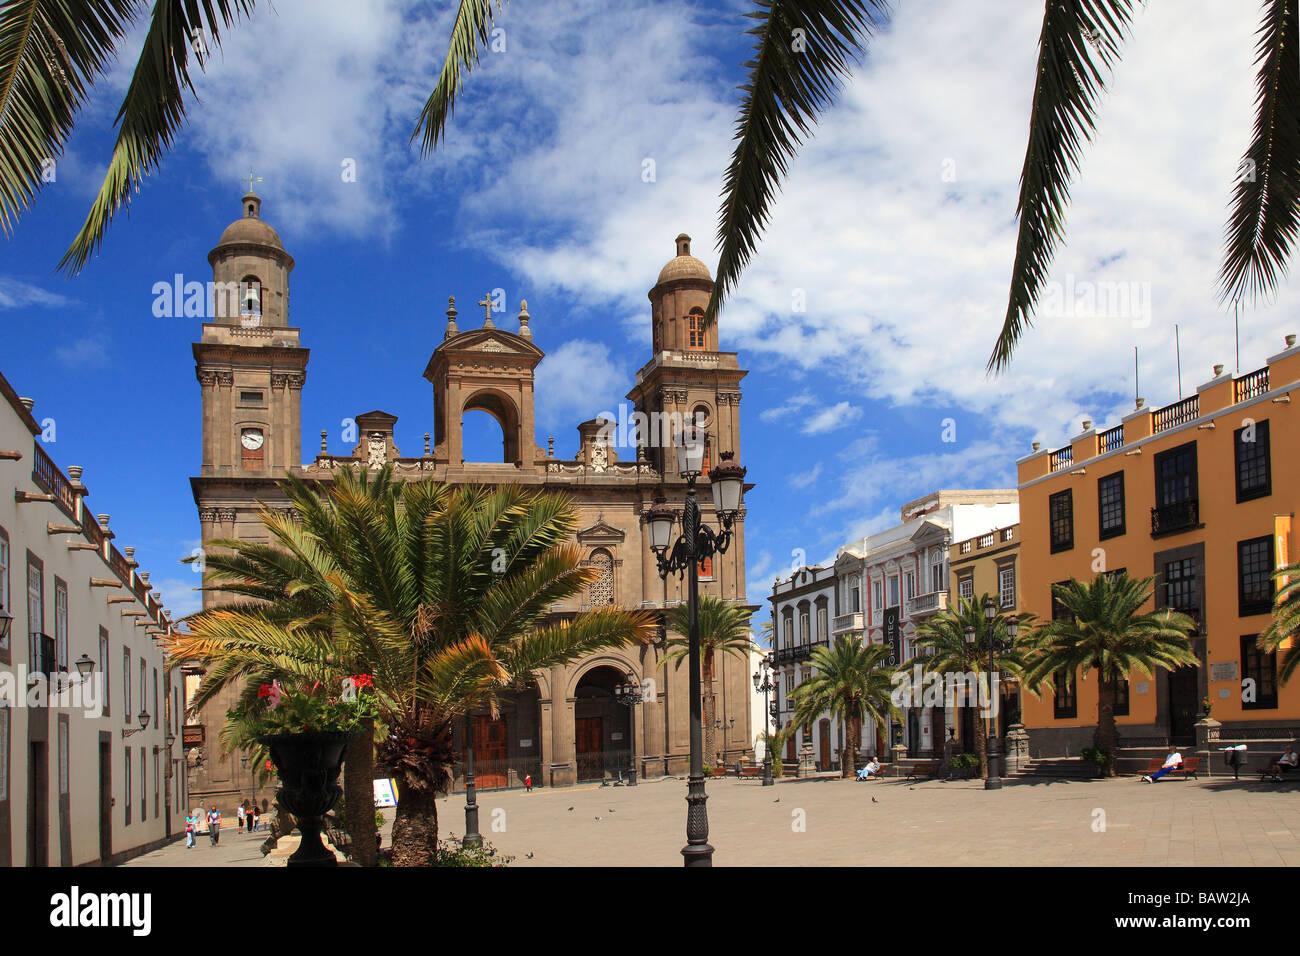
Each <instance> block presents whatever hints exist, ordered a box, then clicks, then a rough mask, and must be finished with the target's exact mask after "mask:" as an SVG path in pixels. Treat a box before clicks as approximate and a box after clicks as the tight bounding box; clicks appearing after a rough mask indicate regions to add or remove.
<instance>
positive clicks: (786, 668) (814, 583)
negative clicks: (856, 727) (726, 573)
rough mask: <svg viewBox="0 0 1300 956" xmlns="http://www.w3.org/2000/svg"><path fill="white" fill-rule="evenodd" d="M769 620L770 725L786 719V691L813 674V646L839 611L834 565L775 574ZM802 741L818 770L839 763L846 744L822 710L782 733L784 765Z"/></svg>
mask: <svg viewBox="0 0 1300 956" xmlns="http://www.w3.org/2000/svg"><path fill="white" fill-rule="evenodd" d="M768 600H769V601H771V602H772V621H773V624H774V625H775V638H774V648H773V651H772V660H773V664H774V667H773V670H772V682H773V683H774V684H775V685H776V687H775V689H774V690H773V692H772V701H773V703H774V704H775V708H774V709H775V711H776V715H775V721H774V724H773V726H774V727H775V728H780V727H783V726H785V724H786V723H787V722H789V720H790V717H791V714H792V708H791V707H790V703H789V697H790V694H791V693H792V692H793V691H794V689H795V688H796V687H798V686H799V684H801V683H802V682H803V681H805V680H807V679H808V677H810V676H811V675H812V672H813V670H812V664H811V663H809V660H810V658H811V657H812V652H813V649H814V648H817V647H824V646H827V645H829V643H830V635H831V629H830V625H831V620H832V619H833V618H834V617H835V616H836V615H837V614H838V613H839V608H840V605H839V604H838V603H837V597H836V576H835V569H834V568H833V567H824V568H823V567H803V568H798V569H797V570H795V571H794V572H792V573H791V575H790V577H788V578H786V579H785V580H781V579H779V578H778V579H777V580H776V582H775V583H773V585H772V594H771V596H770V597H769V598H768ZM804 744H811V745H812V748H813V760H814V761H815V763H816V765H817V768H818V769H819V770H830V769H831V768H832V767H833V766H838V761H839V755H840V750H841V749H842V748H843V746H844V730H843V727H841V726H840V721H838V720H836V719H835V718H833V717H831V716H830V715H829V714H826V715H823V716H822V717H821V718H820V719H819V720H818V721H817V723H816V724H815V725H814V726H810V727H800V728H798V729H797V730H796V731H795V732H794V733H793V734H792V735H791V736H790V737H788V738H787V739H786V742H785V751H784V753H782V754H781V759H782V761H783V762H784V763H785V764H786V765H794V764H795V763H797V762H798V759H799V751H800V749H801V748H802V747H803V746H804Z"/></svg>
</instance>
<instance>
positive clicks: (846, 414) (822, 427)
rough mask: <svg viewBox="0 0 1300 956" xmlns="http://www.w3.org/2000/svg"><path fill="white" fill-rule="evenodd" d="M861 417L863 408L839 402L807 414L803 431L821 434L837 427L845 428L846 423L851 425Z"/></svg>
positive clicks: (808, 433)
mask: <svg viewBox="0 0 1300 956" xmlns="http://www.w3.org/2000/svg"><path fill="white" fill-rule="evenodd" d="M861 417H862V409H860V408H857V407H855V406H853V405H850V404H849V403H848V402H837V403H836V404H834V405H830V406H828V407H826V408H823V409H821V410H820V411H818V412H816V413H814V414H811V415H805V416H804V423H803V433H804V434H805V435H820V434H822V433H823V432H830V431H834V430H835V429H837V428H843V427H844V426H845V425H851V424H852V423H853V422H855V421H857V420H858V419H859V418H861Z"/></svg>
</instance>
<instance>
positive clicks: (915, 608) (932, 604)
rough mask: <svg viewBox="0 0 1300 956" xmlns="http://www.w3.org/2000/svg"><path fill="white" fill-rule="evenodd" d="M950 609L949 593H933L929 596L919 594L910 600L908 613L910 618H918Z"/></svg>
mask: <svg viewBox="0 0 1300 956" xmlns="http://www.w3.org/2000/svg"><path fill="white" fill-rule="evenodd" d="M947 609H948V592H947V591H932V592H931V593H929V594H918V595H917V596H916V597H914V598H910V599H909V600H908V602H907V613H908V616H909V617H918V616H919V615H922V614H934V613H935V612H937V611H945V610H947Z"/></svg>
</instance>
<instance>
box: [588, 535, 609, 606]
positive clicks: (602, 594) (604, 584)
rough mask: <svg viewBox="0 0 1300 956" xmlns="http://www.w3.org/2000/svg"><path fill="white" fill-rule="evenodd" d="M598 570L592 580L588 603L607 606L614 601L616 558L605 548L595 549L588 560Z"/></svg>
mask: <svg viewBox="0 0 1300 956" xmlns="http://www.w3.org/2000/svg"><path fill="white" fill-rule="evenodd" d="M588 563H589V564H590V565H591V566H592V567H593V568H595V569H596V571H597V572H598V577H597V578H596V580H595V581H594V582H592V585H591V589H590V591H589V593H588V597H587V603H588V604H590V605H591V606H592V607H605V606H607V605H610V604H613V603H614V558H613V556H612V555H611V554H610V553H609V552H608V551H606V550H605V549H604V548H599V549H597V550H596V551H593V552H592V554H591V558H590V560H589V562H588Z"/></svg>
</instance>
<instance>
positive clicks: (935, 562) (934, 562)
mask: <svg viewBox="0 0 1300 956" xmlns="http://www.w3.org/2000/svg"><path fill="white" fill-rule="evenodd" d="M946 577H947V575H945V574H944V573H943V552H942V551H940V550H938V549H935V552H934V554H933V556H931V558H930V593H931V594H934V593H936V592H938V591H946V590H948V589H947V587H946V586H945V581H944V579H945V578H946Z"/></svg>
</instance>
